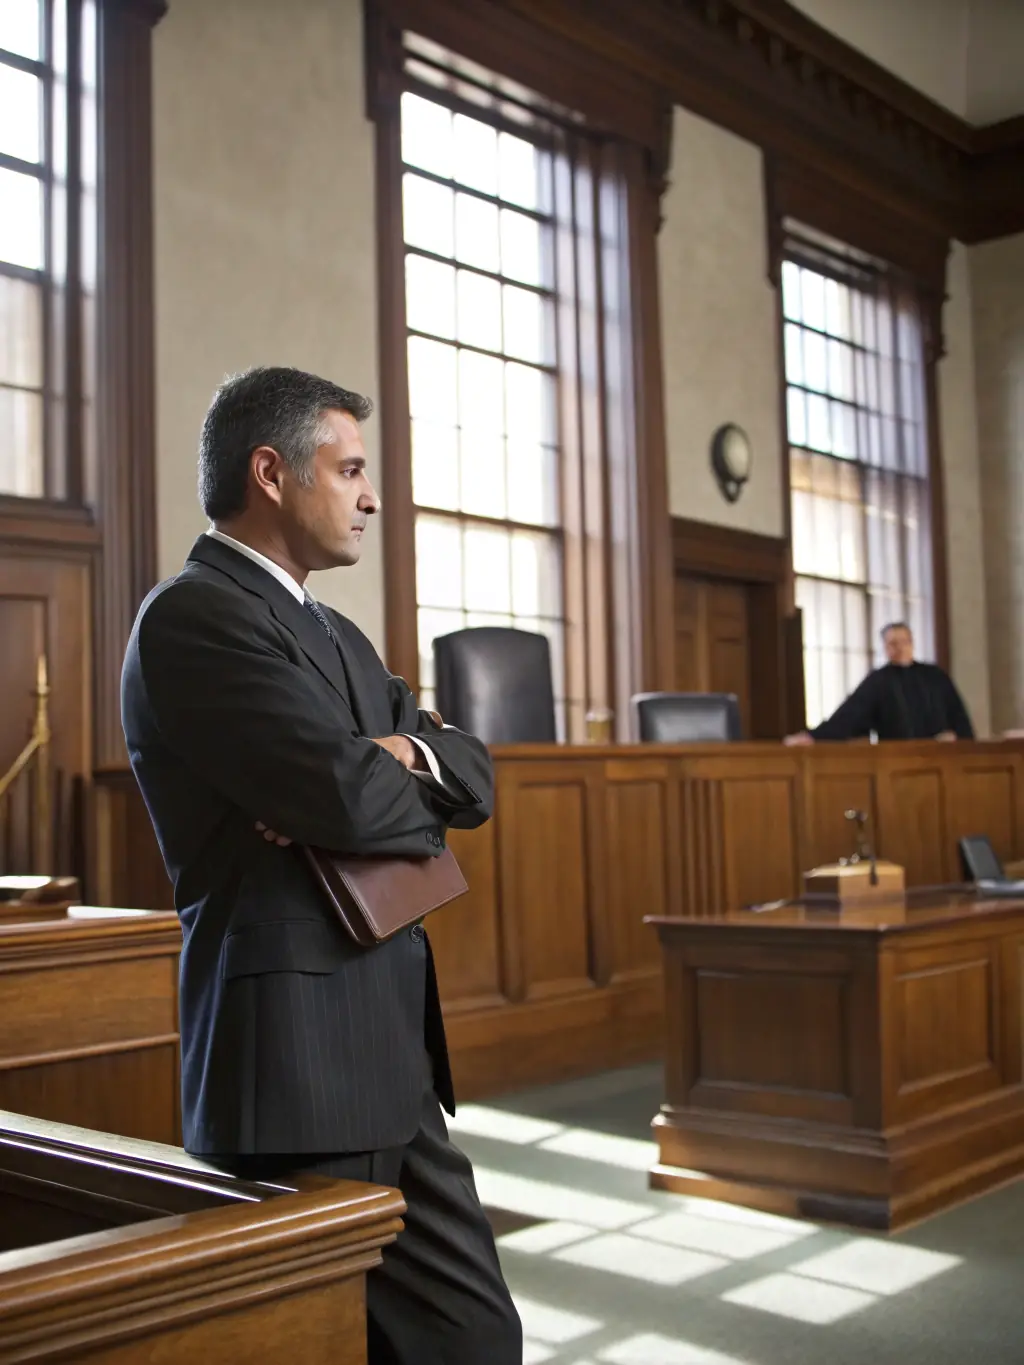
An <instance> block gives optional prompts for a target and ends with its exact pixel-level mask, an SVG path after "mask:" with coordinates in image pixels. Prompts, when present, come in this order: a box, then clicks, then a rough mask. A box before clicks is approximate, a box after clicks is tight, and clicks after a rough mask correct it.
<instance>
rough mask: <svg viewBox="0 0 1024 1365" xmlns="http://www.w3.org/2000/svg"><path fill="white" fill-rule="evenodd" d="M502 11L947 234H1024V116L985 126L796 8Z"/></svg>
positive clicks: (603, 1)
mask: <svg viewBox="0 0 1024 1365" xmlns="http://www.w3.org/2000/svg"><path fill="white" fill-rule="evenodd" d="M502 7H503V8H505V9H508V10H512V11H515V12H516V13H518V14H519V15H521V16H522V17H524V18H529V19H530V20H531V21H532V22H533V23H534V24H536V25H537V26H538V27H539V28H543V29H547V30H548V31H553V32H556V33H557V34H558V35H559V36H560V37H561V38H563V39H569V38H571V39H572V40H573V41H575V42H576V43H577V44H580V45H582V46H584V47H586V48H588V49H590V50H591V51H593V52H594V53H595V54H597V55H599V56H601V57H602V58H603V59H605V60H606V61H608V62H610V63H614V64H616V65H617V66H618V67H619V68H620V69H621V70H623V71H625V72H628V74H629V75H630V76H631V77H632V78H634V79H640V80H643V81H647V82H649V83H650V84H652V85H654V86H656V87H658V88H660V89H663V90H664V91H666V92H667V93H668V94H669V95H670V96H671V98H672V99H673V100H674V102H675V103H677V104H680V105H682V106H683V107H684V108H687V109H690V110H691V111H693V112H694V113H697V114H699V115H701V116H702V117H704V118H707V119H710V120H711V121H713V122H715V123H718V124H720V125H722V126H723V127H726V128H728V129H730V131H732V132H734V133H737V134H739V135H740V136H742V137H744V138H747V139H749V140H750V141H753V142H756V143H757V144H758V145H760V146H761V147H763V148H764V149H765V150H766V151H771V152H774V153H779V154H782V155H784V156H786V157H787V158H790V159H792V160H793V161H795V162H797V163H798V164H801V165H803V166H805V167H807V168H809V169H812V170H821V171H826V172H828V173H829V174H831V175H832V176H833V177H835V178H837V179H839V180H841V181H842V182H844V183H845V184H846V185H848V186H849V187H851V188H852V189H854V190H856V191H857V192H858V193H859V194H861V195H863V196H864V197H866V198H868V199H873V200H877V201H880V202H882V203H886V204H888V205H890V206H891V207H896V208H898V209H899V210H900V211H901V212H903V213H905V214H906V215H907V216H908V217H909V218H911V219H913V220H916V221H917V222H918V223H921V224H925V225H927V226H929V227H930V228H932V229H933V230H935V231H938V232H941V233H943V234H944V235H946V236H953V237H958V238H960V239H961V240H963V241H967V242H974V241H980V240H984V239H985V238H987V237H992V236H998V235H1002V234H1004V233H1007V232H1013V231H1018V230H1021V229H1024V119H1011V120H1007V121H1006V122H1005V123H1003V124H997V125H993V126H992V127H990V128H975V127H972V126H971V125H970V124H968V123H967V122H966V121H965V120H963V119H961V118H958V117H957V116H956V115H954V114H952V113H950V112H949V111H948V110H946V109H944V108H943V107H942V106H941V105H939V104H937V103H935V102H934V101H932V100H930V99H929V98H928V97H927V96H925V95H922V94H921V93H920V92H918V91H916V90H914V89H913V88H912V87H911V86H910V85H908V84H907V83H906V82H904V81H902V80H900V79H899V78H898V77H896V76H894V75H892V74H891V73H890V72H888V71H886V70H885V69H884V68H882V67H881V66H879V65H878V64H877V63H875V62H873V61H872V60H871V59H870V58H868V57H865V56H864V55H863V54H861V53H859V52H857V51H856V50H855V49H854V48H852V47H850V46H849V45H848V44H847V43H845V42H843V41H842V40H841V39H839V38H836V37H835V36H834V35H832V34H830V33H828V32H827V30H825V29H823V28H822V27H821V26H820V25H818V24H816V23H814V21H813V20H811V19H809V18H807V17H806V16H805V15H803V14H801V13H800V12H799V11H798V10H796V9H794V8H793V6H791V5H789V4H788V3H786V0H662V3H656V0H646V2H645V3H638V2H637V0H559V3H557V4H554V5H553V4H552V3H551V0H503V3H502Z"/></svg>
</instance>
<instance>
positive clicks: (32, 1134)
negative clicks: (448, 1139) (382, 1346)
mask: <svg viewBox="0 0 1024 1365" xmlns="http://www.w3.org/2000/svg"><path fill="white" fill-rule="evenodd" d="M404 1209H405V1204H404V1201H403V1200H402V1197H401V1195H400V1194H399V1192H398V1191H397V1190H389V1189H385V1188H383V1187H381V1186H376V1185H363V1184H359V1183H357V1182H355V1181H339V1180H325V1179H321V1178H318V1177H305V1178H302V1179H299V1180H294V1181H290V1180H287V1179H285V1180H281V1181H278V1182H276V1183H275V1185H273V1186H270V1185H257V1184H250V1183H246V1184H243V1183H242V1182H240V1181H235V1180H232V1179H231V1177H229V1176H225V1175H222V1174H221V1173H220V1172H219V1171H218V1170H216V1169H215V1168H213V1167H210V1166H205V1165H203V1164H202V1163H200V1162H196V1161H192V1160H191V1159H190V1158H188V1157H186V1156H185V1154H184V1153H183V1152H181V1151H180V1150H177V1149H174V1148H171V1147H165V1146H157V1145H156V1144H150V1143H145V1144H133V1145H132V1146H131V1147H126V1146H125V1145H124V1144H122V1143H119V1142H118V1141H117V1139H116V1138H108V1137H107V1136H106V1135H105V1134H103V1133H93V1134H83V1133H82V1132H80V1131H76V1130H72V1129H67V1128H64V1127H62V1126H61V1125H59V1124H39V1123H35V1122H33V1121H32V1120H28V1119H22V1118H21V1116H20V1115H10V1114H8V1115H4V1116H3V1122H2V1126H0V1248H2V1249H3V1250H4V1251H5V1252H6V1254H4V1255H2V1256H0V1342H2V1345H0V1357H2V1358H3V1359H4V1360H11V1361H13V1360H24V1361H27V1360H33V1361H39V1362H50V1361H53V1362H56V1361H67V1360H88V1361H92V1362H96V1363H97V1365H100V1363H101V1362H102V1365H141V1362H143V1361H147V1362H153V1361H159V1362H161V1365H186V1362H190V1361H194V1360H203V1361H211V1362H213V1361H218V1362H219V1361H224V1362H227V1361H241V1360H245V1361H253V1362H257V1363H258V1365H272V1363H273V1362H278V1361H281V1360H286V1359H293V1360H297V1361H302V1362H304V1365H326V1362H328V1361H330V1362H331V1365H366V1312H365V1275H366V1272H367V1271H368V1270H371V1269H372V1268H373V1267H374V1266H377V1265H379V1264H380V1259H381V1248H382V1247H384V1246H386V1245H388V1244H389V1243H390V1242H393V1241H394V1240H395V1237H396V1236H397V1234H398V1233H399V1232H400V1230H401V1227H402V1223H401V1218H400V1215H401V1214H402V1213H403V1212H404ZM82 1233H91V1234H92V1236H91V1237H90V1239H89V1241H88V1242H87V1243H83V1242H81V1241H76V1242H74V1243H72V1244H71V1245H70V1246H68V1244H67V1243H66V1242H64V1241H63V1240H62V1239H63V1238H66V1237H68V1236H77V1235H79V1234H82Z"/></svg>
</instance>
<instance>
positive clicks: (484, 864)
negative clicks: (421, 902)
mask: <svg viewBox="0 0 1024 1365" xmlns="http://www.w3.org/2000/svg"><path fill="white" fill-rule="evenodd" d="M494 836H495V826H494V824H493V823H492V824H489V825H485V826H484V827H483V829H481V830H474V831H473V832H472V834H468V833H466V832H465V831H463V830H457V829H455V830H451V831H450V833H449V836H448V842H449V845H450V846H451V849H452V852H453V853H454V854H455V856H456V858H457V859H458V861H459V866H460V867H461V868H462V871H463V875H464V876H465V878H466V882H467V885H468V886H469V894H468V895H466V896H463V897H462V898H461V899H460V900H457V901H454V902H453V903H452V904H451V905H449V906H447V907H446V910H445V913H444V915H435V916H434V918H433V920H432V921H431V925H430V942H431V946H432V948H433V951H434V963H435V965H436V969H437V980H438V985H439V987H440V990H441V998H442V999H443V1000H451V1001H457V1002H458V1004H457V1008H459V1009H471V1008H479V1007H480V1006H494V1005H498V1004H503V1003H504V1001H505V994H504V991H505V986H504V981H503V979H502V946H501V940H500V930H501V926H500V922H499V917H498V904H497V900H496V895H497V886H498V874H497V867H496V865H495V859H496V856H497V850H496V848H495V837H494Z"/></svg>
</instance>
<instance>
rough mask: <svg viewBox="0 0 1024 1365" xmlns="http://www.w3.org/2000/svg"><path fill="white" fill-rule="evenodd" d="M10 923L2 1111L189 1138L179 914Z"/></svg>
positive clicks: (2, 964)
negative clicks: (183, 1092) (182, 1065)
mask: <svg viewBox="0 0 1024 1365" xmlns="http://www.w3.org/2000/svg"><path fill="white" fill-rule="evenodd" d="M39 910H40V908H39V907H32V908H29V909H26V911H25V918H24V919H23V920H22V921H21V922H18V921H17V920H13V919H7V918H6V917H5V919H4V920H3V922H2V923H0V1108H2V1109H10V1110H13V1111H15V1112H18V1113H24V1114H33V1115H35V1116H37V1117H39V1118H44V1119H51V1120H53V1121H55V1122H59V1123H75V1124H81V1125H83V1126H85V1127H89V1128H97V1129H100V1130H101V1131H104V1132H108V1133H120V1134H123V1135H124V1136H126V1137H137V1138H145V1139H149V1140H152V1141H156V1142H170V1143H174V1142H177V1141H178V1140H179V1137H180V1129H181V1124H180V1098H179V1061H178V956H179V954H180V952H181V931H180V928H179V925H178V920H177V916H175V915H169V914H156V915H149V916H140V917H139V918H138V919H132V920H129V919H112V920H89V921H85V920H68V919H67V918H66V917H62V918H53V917H51V916H50V914H49V913H48V912H47V911H46V910H45V909H44V910H43V911H42V913H39Z"/></svg>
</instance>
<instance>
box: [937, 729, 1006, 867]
mask: <svg viewBox="0 0 1024 1365" xmlns="http://www.w3.org/2000/svg"><path fill="white" fill-rule="evenodd" d="M957 767H958V773H957V777H956V781H955V782H952V783H950V784H949V788H948V793H947V798H946V806H947V810H946V818H947V821H948V824H949V830H950V836H951V838H953V839H954V840H959V839H962V838H965V837H966V836H968V835H972V834H981V833H984V834H986V835H987V836H988V838H989V839H990V840H991V841H992V847H993V848H994V849H995V851H996V853H997V854H998V855H999V857H1000V858H1002V859H1003V860H1004V861H1007V862H1009V861H1011V860H1012V859H1013V858H1014V857H1016V856H1017V855H1016V853H1015V852H1014V850H1015V849H1017V848H1019V847H1020V846H1021V842H1022V839H1024V824H1022V817H1024V806H1022V801H1021V797H1022V792H1024V764H1022V761H1021V756H1020V755H1019V754H1014V753H1012V752H1003V751H1002V750H996V751H995V752H993V753H990V754H985V755H978V756H976V757H973V758H966V759H962V760H961V761H960V762H959V763H958V765H957ZM953 875H954V876H959V875H961V874H960V867H959V864H957V866H956V868H955V871H954V872H953Z"/></svg>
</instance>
